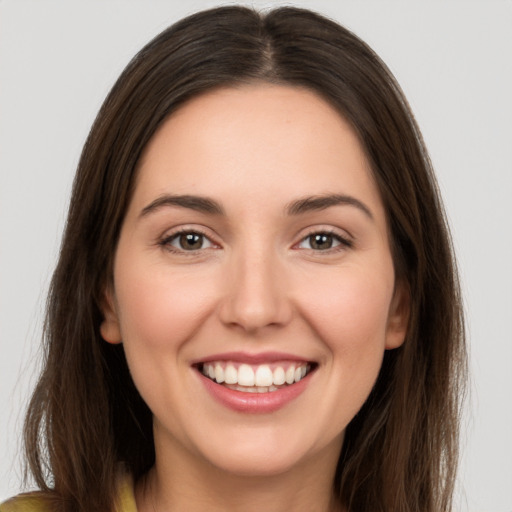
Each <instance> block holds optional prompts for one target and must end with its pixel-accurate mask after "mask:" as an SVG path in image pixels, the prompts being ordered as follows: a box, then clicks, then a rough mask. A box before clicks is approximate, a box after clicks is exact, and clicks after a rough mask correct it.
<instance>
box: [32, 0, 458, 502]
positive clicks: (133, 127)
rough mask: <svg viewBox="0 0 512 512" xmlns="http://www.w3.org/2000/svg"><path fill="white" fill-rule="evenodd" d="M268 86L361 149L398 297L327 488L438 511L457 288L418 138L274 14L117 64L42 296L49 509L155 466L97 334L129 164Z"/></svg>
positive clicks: (346, 39) (196, 18) (354, 71)
mask: <svg viewBox="0 0 512 512" xmlns="http://www.w3.org/2000/svg"><path fill="white" fill-rule="evenodd" d="M255 81H264V82H271V83H279V84H288V85H292V86H293V85H296V86H301V87H306V88H309V89H310V90H312V91H314V92H316V93H317V94H319V95H320V96H321V97H322V98H324V99H325V100H326V101H328V102H329V103H330V104H331V105H333V106H334V107H335V108H336V109H337V110H338V112H340V114H341V115H342V116H343V117H344V118H345V119H347V120H348V121H349V122H350V123H351V125H352V126H353V128H354V130H355V132H356V133H357V134H358V136H359V138H360V140H361V142H362V144H363V147H364V148H365V150H366V154H367V157H368V159H369V162H370V164H371V168H372V170H373V174H374V178H375V180H376V183H377V185H378V188H379V190H380V194H381V197H382V200H383V203H384V205H385V208H386V212H387V216H388V222H389V230H390V238H391V243H392V250H393V257H394V262H395V268H396V273H397V278H398V279H402V280H403V281H404V282H406V283H407V285H408V289H409V291H410V296H411V305H410V324H409V329H408V334H407V337H406V341H405V343H404V344H403V346H402V347H400V348H398V349H396V350H392V351H387V352H386V354H385V357H384V362H383V366H382V369H381V372H380V374H379V377H378V380H377V383H376V385H375V387H374V389H373V391H372V393H371V395H370V397H369V398H368V400H367V401H366V403H365V404H364V406H363V407H362V409H361V410H360V411H359V413H358V414H357V416H356V417H355V418H354V419H353V421H352V422H351V423H350V425H349V426H348V428H347V431H346V435H345V441H344V445H343V449H342V453H341V454H340V458H339V464H338V468H337V474H336V479H335V482H334V486H335V490H336V492H337V493H338V495H339V497H340V500H341V503H342V504H343V505H344V506H345V507H346V508H347V509H348V510H349V511H372V512H379V511H387V512H406V511H418V512H420V511H421V512H434V511H435V512H439V511H447V510H449V509H450V507H451V496H452V491H453V485H454V475H455V469H456V466H457V459H458V454H457V439H458V416H459V409H460V401H461V397H462V391H463V383H464V376H465V361H466V360H465V348H464V332H463V319H462V312H461V301H460V296H459V286H458V282H457V274H456V269H455V263H454V259H453V253H452V248H451V243H450V237H449V232H448V228H447V224H446V221H445V216H444V213H443V208H442V205H441V201H440V198H439V194H438V190H437V186H436V182H435V178H434V176H433V172H432V168H431V163H430V161H429V158H428V155H427V151H426V149H425V146H424V144H423V141H422V138H421V134H420V132H419V130H418V127H417V126H416V123H415V121H414V119H413V115H412V113H411V111H410V109H409V107H408V105H407V102H406V100H405V98H404V96H403V94H402V92H401V90H400V88H399V86H398V85H397V83H396V81H395V79H394V78H393V76H392V75H391V73H390V72H389V70H388V69H387V68H386V66H385V65H384V64H383V63H382V61H381V60H380V59H379V58H378V57H377V56H376V55H375V53H374V52H373V51H372V50H371V49H370V48H369V47H368V46H367V45H366V44H365V43H364V42H362V41H361V40H360V39H359V38H357V37H356V36H355V35H354V34H352V33H351V32H349V31H348V30H346V29H345V28H343V27H341V26H340V25H338V24H337V23H335V22H333V21H331V20H329V19H327V18H324V17H322V16H320V15H318V14H315V13H312V12H310V11H307V10H303V9H298V8H291V7H284V8H278V9H275V10H272V11H269V12H268V13H258V12H256V11H254V10H252V9H250V8H245V7H234V6H231V7H220V8H216V9H212V10H209V11H204V12H200V13H197V14H195V15H192V16H189V17H188V18H185V19H183V20H182V21H180V22H178V23H176V24H175V25H173V26H171V27H170V28H168V29H167V30H165V31H164V32H162V33H161V34H160V35H158V36H157V37H156V38H155V39H154V40H153V41H151V42H150V43H149V44H147V46H145V47H144V48H143V49H142V50H141V51H140V52H139V53H138V54H137V55H136V56H135V57H134V59H133V60H132V61H131V62H130V64H129V65H128V66H127V68H126V69H125V71H124V72H123V73H122V75H121V76H120V78H119V79H118V81H117V82H116V84H115V85H114V87H113V89H112V91H111V92H110V94H109V95H108V97H107V99H106V100H105V102H104V104H103V106H102V108H101V110H100V112H99V114H98V116H97V118H96V121H95V123H94V125H93V127H92V129H91V132H90V134H89V137H88V139H87V142H86V144H85V147H84V149H83V153H82V156H81V159H80V162H79V165H78V170H77V174H76V177H75V182H74V186H73V192H72V197H71V203H70V209H69V216H68V221H67V225H66V229H65V233H64V237H63V241H62V247H61V252H60V259H59V262H58V265H57V268H56V270H55V274H54V276H53V281H52V284H51V288H50V293H49V298H48V304H47V318H46V324H45V336H44V340H45V361H44V370H43V372H42V375H41V377H40V380H39V383H38V385H37V387H36V389H35V392H34V395H33V397H32V400H31V403H30V406H29V410H28V414H27V419H26V424H25V441H26V455H27V460H28V464H29V468H30V470H31V472H32V474H33V476H34V477H35V480H36V482H37V484H38V485H39V487H40V488H41V489H42V490H43V491H45V492H46V493H48V494H49V495H50V496H53V497H54V498H55V500H56V502H57V503H58V504H59V506H58V509H59V510H63V511H69V512H70V511H72V510H75V511H84V512H85V511H90V510H110V509H112V507H113V500H114V496H115V480H116V474H117V472H118V471H119V465H120V463H123V464H124V466H125V467H127V468H128V470H129V471H130V472H131V473H132V474H133V475H134V478H135V479H137V478H139V477H141V476H142V475H143V474H144V473H145V472H146V471H147V470H148V469H149V468H150V467H151V466H152V464H153V462H154V444H153V433H152V417H151V412H150V411H149V409H148V407H147V406H146V404H145V403H144V402H143V400H142V399H141V398H140V396H139V394H138V392H137V390H136V389H135V386H134V384H133V382H132V379H131V377H130V374H129V371H128V368H127V365H126V361H125V357H124V353H123V347H122V345H111V344H109V343H105V342H104V341H103V340H102V339H101V336H100V333H99V325H100V322H101V320H102V316H101V310H100V306H101V302H102V295H103V291H104V289H105V287H106V284H107V283H108V282H109V279H111V274H112V262H113V257H114V253H115V250H116V244H117V240H118V236H119V232H120V227H121V224H122V222H123V218H124V215H125V212H126V209H127V205H128V203H129V201H130V198H131V195H132V192H133V187H134V182H135V176H136V172H137V162H138V160H139V157H140V155H141V152H142V151H143V149H144V147H145V146H146V144H147V143H148V141H149V140H150V139H151V137H152V135H153V134H154V133H155V130H156V129H157V128H158V127H159V126H160V125H161V123H162V122H163V121H164V120H165V119H166V118H167V117H168V116H169V115H171V114H172V112H173V111H175V110H176V109H177V108H178V107H179V106H180V105H182V104H183V103H184V102H186V101H187V100H189V99H191V98H193V97H195V96H197V95H199V94H201V93H203V92H205V91H207V90H211V89H213V88H218V87H222V86H227V85H235V84H243V83H251V82H255Z"/></svg>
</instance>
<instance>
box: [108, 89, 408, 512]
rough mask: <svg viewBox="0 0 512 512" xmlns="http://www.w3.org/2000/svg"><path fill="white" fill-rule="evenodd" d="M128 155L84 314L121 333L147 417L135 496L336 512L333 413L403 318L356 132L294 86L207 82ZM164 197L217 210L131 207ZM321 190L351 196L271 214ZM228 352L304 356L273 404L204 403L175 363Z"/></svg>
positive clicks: (147, 505) (351, 403) (200, 389)
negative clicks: (96, 286)
mask: <svg viewBox="0 0 512 512" xmlns="http://www.w3.org/2000/svg"><path fill="white" fill-rule="evenodd" d="M139 167H140V168H139V174H138V178H137V183H136V187H135V192H134V196H133V199H132V201H131V204H130V205H129V208H128V211H127V214H126V218H125V220H124V224H123V226H122V230H121V235H120V239H119V244H118V247H117V252H116V257H115V262H114V280H113V282H114V285H113V287H112V288H111V289H108V290H106V292H105V306H104V316H105V320H104V322H103V324H102V326H101V332H102V336H103V337H104V339H105V340H106V341H107V342H109V343H121V342H122V343H124V348H125V351H126V356H127V360H128V364H129V367H130V371H131V373H132V376H133V379H134V382H135V384H136V386H137V388H138V389H139V391H140V393H141V395H142V397H143V398H144V400H145V401H146V403H147V404H148V406H149V407H150V409H151V410H152V412H153V415H154V436H155V446H156V464H155V467H154V468H153V469H152V470H151V471H150V473H148V475H147V478H146V479H145V481H144V482H139V485H138V487H137V490H136V497H137V502H138V506H139V509H140V510H141V511H145V510H153V507H154V509H155V510H157V511H163V510H173V511H182V510H183V511H185V510H187V511H188V512H191V511H192V512H193V511H195V510H201V511H202V510H205V507H208V509H209V510H214V511H217V510H219V511H220V510H233V511H238V510H240V511H242V510H243V511H244V512H247V511H253V510H254V511H256V510H258V511H261V510H266V511H269V512H279V511H285V510H286V511H289V510H294V511H309V512H311V511H322V512H325V511H326V510H338V509H341V508H340V504H338V503H336V500H335V498H333V496H332V491H331V489H332V482H333V478H334V471H335V467H336V463H337V460H338V456H339V452H340V449H341V446H342V443H343V435H344V431H345V428H346V426H347V424H348V423H349V422H350V420H351V419H352V418H353V417H354V415H355V414H356V413H357V411H358V410H359V409H360V407H361V406H362V405H363V403H364V401H365V400H366V398H367V397H368V394H369V393H370V391H371V389H372V386H373V385H374V383H375V380H376V378H377V375H378V372H379V369H380V366H381V363H382V357H383V354H384V351H385V350H386V349H394V348H396V347H398V346H400V345H401V343H402V342H403V340H404V336H405V331H406V327H407V297H406V294H405V292H404V291H403V287H402V286H401V285H399V284H397V283H396V282H395V274H394V269H393V261H392V256H391V251H390V245H389V239H388V226H387V223H386V215H385V210H384V206H383V204H382V201H381V199H380V196H379V192H378V189H377V187H376V185H375V183H374V181H373V179H372V174H371V171H370V169H369V165H368V162H367V159H366V157H365V154H364V151H363V148H362V147H361V144H360V143H359V141H358V139H357V137H356V135H355V134H354V132H353V130H352V129H351V127H350V126H349V125H348V123H347V122H346V121H345V120H344V119H343V118H342V117H341V116H340V115H339V114H338V113H337V112H336V111H335V110H334V109H333V108H332V107H330V106H329V105H328V104H327V103H326V102H325V101H323V100H322V99H321V98H319V97H318V96H317V95H316V94H314V93H313V92H310V91H308V90H305V89H301V88H294V87H287V86H276V85H267V84H254V85H246V86H243V87H239V88H224V89H219V90H216V91H213V92H209V93H207V94H205V95H203V96H200V97H198V98H195V99H193V100H192V101H190V102H189V103H188V104H186V105H185V106H183V107H182V108H181V109H180V110H179V111H178V112H176V113H175V114H173V115H172V116H171V117H170V118H169V119H168V120H167V121H166V122H165V123H164V124H163V125H162V126H161V128H160V129H159V131H158V132H157V133H156V134H155V136H154V137H153V138H152V140H151V141H150V143H149V144H148V146H147V148H146V150H145V153H144V155H143V158H142V160H141V163H140V166H139ZM163 194H180V195H181V194H183V195H197V196H206V197H208V198H211V199H213V200H215V201H216V202H217V203H219V205H220V206H221V207H222V209H223V210H224V213H223V214H218V213H207V212H199V211H196V210H194V209H191V208H186V207H183V206H176V205H174V206H172V205H171V206H169V205H167V206H161V207H159V208H154V209H152V210H151V211H150V212H147V213H146V214H142V213H141V212H143V210H144V209H145V208H146V207H147V206H148V205H150V204H151V203H152V202H154V201H155V200H156V199H158V198H159V197H161V196H162V195H163ZM329 194H340V195H344V196H350V197H351V198H353V199H355V200H357V201H359V202H360V205H359V206H357V205H355V204H337V205H333V206H330V207H326V208H322V209H313V210H308V211H304V212H302V213H300V214H290V212H287V207H288V206H289V205H290V203H292V202H294V201H297V200H300V199H303V198H305V197H310V196H315V197H323V196H326V195H329ZM361 205H362V206H361ZM364 209H366V210H367V211H364ZM180 229H182V230H188V231H199V232H200V233H202V234H204V235H205V238H204V239H203V240H204V242H203V245H202V246H201V242H200V243H199V246H200V248H198V249H196V250H192V251H191V250H186V248H183V246H180V239H179V237H176V236H175V237H174V238H172V236H173V235H175V233H176V231H177V230H180ZM319 232H320V233H328V234H330V233H333V235H334V236H333V238H328V239H327V240H328V243H327V246H329V243H331V242H330V241H332V246H331V247H327V248H325V247H326V246H325V245H323V246H321V247H320V248H318V247H319V246H314V244H313V245H312V241H313V242H314V239H312V238H311V234H312V233H319ZM337 237H340V238H337ZM342 240H348V242H349V244H348V245H347V244H346V243H345V242H343V241H342ZM228 351H244V352H247V353H251V354H258V353H261V352H265V351H280V352H287V353H290V354H294V355H296V356H299V357H303V358H304V359H306V360H308V361H314V362H315V363H316V364H317V367H316V370H315V371H314V372H313V373H312V375H311V377H310V380H309V384H308V386H307V388H306V389H305V391H304V392H303V393H302V394H301V395H300V396H299V397H298V398H296V399H295V400H293V401H292V402H290V403H288V404H287V405H286V406H285V407H283V408H281V409H279V410H278V411H275V412H273V413H270V414H246V413H242V412H236V411H233V410H231V409H229V408H227V407H225V406H224V405H222V404H220V403H218V402H217V401H216V400H213V399H212V397H211V396H210V395H209V394H208V393H207V392H206V390H205V388H204V386H203V384H202V382H201V378H200V376H199V374H198V372H197V370H196V369H195V368H193V367H192V366H191V364H192V361H197V360H198V359H199V360H200V359H201V358H204V357H206V356H209V355H212V354H218V353H222V352H228Z"/></svg>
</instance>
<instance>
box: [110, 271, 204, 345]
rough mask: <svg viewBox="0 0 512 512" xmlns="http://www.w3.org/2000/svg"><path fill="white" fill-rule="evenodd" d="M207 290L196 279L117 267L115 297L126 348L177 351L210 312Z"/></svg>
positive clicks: (181, 275) (177, 274)
mask: <svg viewBox="0 0 512 512" xmlns="http://www.w3.org/2000/svg"><path fill="white" fill-rule="evenodd" d="M117 283H119V284H118V285H117ZM209 288H210V287H209V286H206V283H205V281H204V280H202V282H201V279H200V277H198V276H193V275H187V274H186V273H185V274H184V273H178V272H174V273H173V272H169V270H168V269H165V268H163V269H148V268H147V266H146V267H145V268H143V269H139V268H138V266H137V265H136V264H131V265H123V264H121V265H119V272H118V273H117V274H116V297H117V301H118V307H119V312H120V323H121V334H122V336H123V341H124V343H125V345H132V344H137V345H145V346H147V347H148V348H149V347H151V348H152V349H159V350H162V351H164V350H169V349H172V350H176V348H177V346H178V345H179V344H180V343H181V341H182V340H186V339H188V338H189V337H190V336H191V335H192V334H193V332H194V331H195V329H197V327H198V326H199V325H200V324H201V321H202V319H203V317H204V315H205V311H207V310H208V309H209V305H210V303H211V293H209V291H208V289H209Z"/></svg>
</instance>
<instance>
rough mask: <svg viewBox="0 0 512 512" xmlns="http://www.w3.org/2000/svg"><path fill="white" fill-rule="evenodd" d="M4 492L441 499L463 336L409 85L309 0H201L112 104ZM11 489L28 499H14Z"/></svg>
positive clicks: (87, 171)
mask: <svg viewBox="0 0 512 512" xmlns="http://www.w3.org/2000/svg"><path fill="white" fill-rule="evenodd" d="M45 339H46V344H47V359H46V361H45V363H46V364H45V369H44V371H43V374H42V376H41V378H40V381H39V383H38V386H37V388H36V390H35V393H34V396H33V398H32V402H31V404H30V408H29V412H28V415H27V420H26V427H25V439H26V449H27V458H28V461H29V465H30V468H31V471H32V473H33V475H34V477H35V479H36V482H37V484H38V486H39V487H40V489H41V492H40V493H37V494H34V495H30V496H28V497H27V496H25V497H18V498H15V499H14V500H12V501H11V502H7V503H6V504H4V505H2V507H1V508H0V510H2V512H4V511H5V512H8V511H10V510H24V509H29V510H32V509H33V510H66V511H68V510H69V511H71V510H108V509H113V508H114V507H116V506H117V508H118V509H119V510H135V507H137V509H138V510H139V511H141V512H144V511H146V510H154V511H162V510H178V511H179V510H188V511H193V510H196V509H197V510H199V509H201V510H203V509H204V508H206V507H208V508H209V509H212V510H239V509H240V510H242V509H243V510H252V509H254V510H269V511H272V510H275V511H278V510H284V509H286V510H289V509H291V510H308V511H314V510H319V511H320V510H321V511H325V510H343V511H358V510H364V511H369V510H371V511H379V510H382V511H412V510H417V511H420V510H421V511H422V512H423V511H427V512H428V511H439V510H449V508H450V503H451V493H452V489H453V481H454V474H455V467H456V460H457V445H456V442H457V413H458V411H459V397H460V389H461V383H462V377H463V374H464V362H465V355H464V340H463V324H462V316H461V309H460V300H459V292H458V285H457V278H456V273H455V269H454V263H453V257H452V252H451V247H450V241H449V236H448V230H447V227H446V223H445V220H444V216H443V211H442V206H441V203H440V200H439V197H438V193H437V189H436V185H435V180H434V177H433V174H432V170H431V166H430V163H429V160H428V156H427V153H426V150H425V148H424V146H423V143H422V140H421V135H420V133H419V131H418V129H417V127H416V125H415V123H414V120H413V117H412V114H411V113H410V111H409V109H408V107H407V103H406V101H405V99H404V97H403V95H402V94H401V92H400V89H399V87H398V85H397V84H396V83H395V81H394V79H393V78H392V76H391V75H390V73H389V71H388V70H387V69H386V67H385V66H384V64H382V62H381V61H380V60H379V59H378V57H377V56H376V55H375V54H374V53H373V52H372V51H371V50H370V49H369V48H368V47H367V46H366V45H365V44H364V43H363V42H362V41H360V40H359V39H358V38H357V37H355V36H354V35H353V34H351V33H350V32H348V31H347V30H345V29H344V28H342V27H340V26H339V25H337V24H335V23H334V22H332V21H330V20H327V19H325V18H322V17H320V16H319V15H316V14H314V13H311V12H309V11H305V10H300V9H294V8H282V9H276V10H274V11H270V12H269V13H267V14H259V13H256V12H254V11H253V10H250V9H247V8H241V7H224V8H218V9H214V10H211V11H205V12H202V13H198V14H196V15H194V16H191V17H189V18H186V19H184V20H182V21H181V22H179V23H177V24H176V25H174V26H172V27H171V28H169V29H168V30H166V31H164V32H163V33H162V34H160V35H159V36H157V38H155V39H154V40H153V41H152V42H150V43H149V44H148V45H147V46H146V47H145V48H144V49H143V50H142V51H141V52H140V53H139V54H138V55H137V56H136V57H135V58H134V59H133V60H132V62H131V63H130V64H129V65H128V67H127V68H126V70H125V71H124V72H123V74H122V75H121V77H120V78H119V80H118V82H117V83H116V85H115V86H114V88H113V89H112V91H111V93H110V94H109V96H108V98H107V100H106V101H105V103H104V105H103V107H102V109H101V111H100V113H99V115H98V118H97V120H96V122H95V124H94V126H93V128H92V130H91V133H90V136H89V138H88V140H87V142H86V145H85V148H84V151H83V154H82V158H81V161H80V163H79V168H78V171H77V176H76V179H75V184H74V189H73V195H72V199H71V206H70V211H69V216H68V224H67V227H66V232H65V234H64V239H63V244H62V250H61V255H60V260H59V263H58V266H57V269H56V271H55V274H54V279H53V282H52V287H51V291H50V300H49V307H48V316H47V324H46V337H45ZM24 507H25V508H24Z"/></svg>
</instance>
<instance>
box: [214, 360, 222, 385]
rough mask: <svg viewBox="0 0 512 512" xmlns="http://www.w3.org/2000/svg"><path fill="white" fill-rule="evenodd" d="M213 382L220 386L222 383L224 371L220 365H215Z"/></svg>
mask: <svg viewBox="0 0 512 512" xmlns="http://www.w3.org/2000/svg"><path fill="white" fill-rule="evenodd" d="M215 380H216V381H217V382H218V383H219V384H220V383H221V382H224V370H223V369H222V366H221V365H220V364H218V363H217V364H216V365H215Z"/></svg>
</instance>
